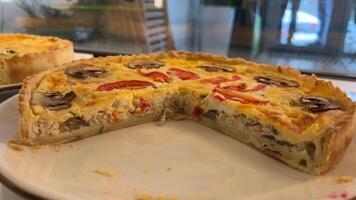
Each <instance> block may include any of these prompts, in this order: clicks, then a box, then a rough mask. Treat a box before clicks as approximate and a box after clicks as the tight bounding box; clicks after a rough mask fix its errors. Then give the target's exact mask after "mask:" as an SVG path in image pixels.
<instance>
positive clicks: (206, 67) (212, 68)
mask: <svg viewBox="0 0 356 200" xmlns="http://www.w3.org/2000/svg"><path fill="white" fill-rule="evenodd" d="M198 67H199V68H201V69H204V70H205V71H207V72H229V73H231V72H235V71H236V70H235V69H234V68H232V67H229V66H217V65H200V66H198Z"/></svg>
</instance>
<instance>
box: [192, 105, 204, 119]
mask: <svg viewBox="0 0 356 200" xmlns="http://www.w3.org/2000/svg"><path fill="white" fill-rule="evenodd" d="M203 113H204V110H203V109H202V108H201V107H199V106H196V107H195V108H194V109H193V113H192V114H193V116H194V117H200V116H201V115H202V114H203Z"/></svg>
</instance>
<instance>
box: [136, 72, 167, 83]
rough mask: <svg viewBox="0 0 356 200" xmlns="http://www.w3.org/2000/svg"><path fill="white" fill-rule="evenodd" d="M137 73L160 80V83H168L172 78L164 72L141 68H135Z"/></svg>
mask: <svg viewBox="0 0 356 200" xmlns="http://www.w3.org/2000/svg"><path fill="white" fill-rule="evenodd" d="M137 73H139V74H140V75H142V76H144V77H148V78H150V79H152V80H153V81H156V82H160V83H170V82H171V81H172V78H171V77H169V76H167V75H166V74H165V73H162V72H156V71H154V72H148V73H145V72H142V71H141V69H137Z"/></svg>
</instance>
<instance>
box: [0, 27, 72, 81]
mask: <svg viewBox="0 0 356 200" xmlns="http://www.w3.org/2000/svg"><path fill="white" fill-rule="evenodd" d="M73 58H74V53H73V44H72V43H71V42H70V41H67V40H63V39H59V38H56V37H44V36H35V35H27V34H0V85H1V84H10V83H19V82H22V80H23V79H24V78H25V77H26V76H28V75H31V74H35V73H38V72H41V71H44V70H47V69H50V68H52V67H54V66H56V65H61V64H64V63H68V62H71V61H72V60H73Z"/></svg>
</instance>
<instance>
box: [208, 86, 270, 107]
mask: <svg viewBox="0 0 356 200" xmlns="http://www.w3.org/2000/svg"><path fill="white" fill-rule="evenodd" d="M213 96H214V97H215V98H216V99H218V100H219V101H224V100H226V99H230V100H234V101H239V102H241V103H252V104H266V103H268V102H269V100H264V99H258V98H256V97H254V96H251V95H249V94H244V93H239V92H233V91H231V90H225V89H221V88H214V89H213Z"/></svg>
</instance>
